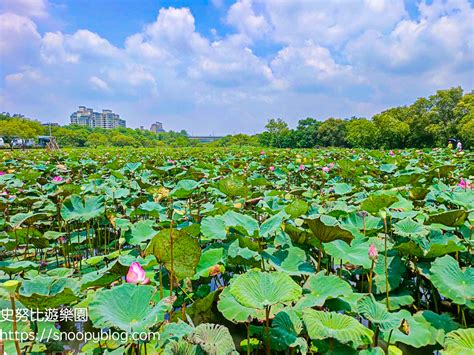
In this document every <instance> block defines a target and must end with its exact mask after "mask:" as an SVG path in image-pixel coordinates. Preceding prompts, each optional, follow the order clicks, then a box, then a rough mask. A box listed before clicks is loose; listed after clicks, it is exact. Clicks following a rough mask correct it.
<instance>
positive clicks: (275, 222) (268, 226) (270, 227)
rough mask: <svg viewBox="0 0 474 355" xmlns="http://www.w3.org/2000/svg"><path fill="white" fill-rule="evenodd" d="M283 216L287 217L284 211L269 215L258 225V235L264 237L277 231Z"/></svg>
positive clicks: (279, 228)
mask: <svg viewBox="0 0 474 355" xmlns="http://www.w3.org/2000/svg"><path fill="white" fill-rule="evenodd" d="M285 217H287V214H286V212H280V213H277V214H276V215H274V216H271V217H270V218H269V219H267V220H266V221H265V222H263V223H262V225H261V226H260V231H259V235H260V236H261V237H264V238H267V237H271V236H273V235H274V234H275V233H276V232H277V231H279V230H281V225H282V223H283V220H284V219H285Z"/></svg>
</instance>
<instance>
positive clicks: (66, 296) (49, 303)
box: [18, 276, 79, 310]
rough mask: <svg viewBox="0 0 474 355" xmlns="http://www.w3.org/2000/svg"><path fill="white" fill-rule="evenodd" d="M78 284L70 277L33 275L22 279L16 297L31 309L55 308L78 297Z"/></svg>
mask: <svg viewBox="0 0 474 355" xmlns="http://www.w3.org/2000/svg"><path fill="white" fill-rule="evenodd" d="M78 291H79V285H78V283H77V280H75V279H71V278H61V279H58V278H54V277H47V276H41V277H35V278H34V279H33V280H24V281H22V283H21V287H20V289H19V290H18V294H19V295H18V299H19V300H20V302H21V303H23V304H24V305H25V306H26V307H29V308H32V309H36V308H38V309H41V310H43V309H47V308H57V307H58V306H60V305H67V304H69V303H72V302H74V301H76V300H77V299H78V296H77V295H78Z"/></svg>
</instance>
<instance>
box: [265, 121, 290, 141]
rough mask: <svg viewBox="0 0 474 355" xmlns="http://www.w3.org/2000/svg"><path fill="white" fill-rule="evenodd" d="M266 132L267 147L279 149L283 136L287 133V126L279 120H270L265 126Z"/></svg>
mask: <svg viewBox="0 0 474 355" xmlns="http://www.w3.org/2000/svg"><path fill="white" fill-rule="evenodd" d="M265 128H266V129H267V132H268V137H269V143H270V144H269V145H270V146H272V147H277V148H281V147H282V146H283V140H284V136H285V135H287V134H288V133H289V129H288V124H287V123H286V122H285V121H283V120H282V119H281V118H277V119H274V118H272V119H270V120H269V121H268V123H267V125H266V126H265Z"/></svg>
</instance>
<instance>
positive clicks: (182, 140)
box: [0, 87, 474, 149]
mask: <svg viewBox="0 0 474 355" xmlns="http://www.w3.org/2000/svg"><path fill="white" fill-rule="evenodd" d="M265 128H266V130H265V131H264V132H262V133H260V134H257V135H253V136H250V135H246V134H242V133H240V134H236V135H228V136H225V137H223V138H221V139H219V140H217V141H214V142H212V143H199V142H196V141H193V140H190V139H189V137H188V134H187V132H186V131H184V130H182V131H180V132H173V131H168V132H161V133H153V132H150V131H145V130H140V129H132V128H122V127H121V128H115V129H111V130H105V129H101V128H90V127H84V126H74V125H69V126H62V127H58V126H55V127H52V134H53V136H54V137H55V138H56V140H57V142H58V143H59V145H60V146H61V147H100V146H115V147H160V146H170V147H187V146H196V145H200V144H205V145H208V146H209V145H210V146H222V147H227V146H240V147H242V146H268V147H276V148H313V147H318V146H323V147H328V146H337V147H360V148H372V149H374V148H377V149H378V148H385V149H393V148H425V147H435V146H445V145H446V144H447V141H448V139H450V138H454V139H460V140H461V141H462V143H463V146H464V147H465V148H468V147H471V148H472V147H474V93H473V92H471V93H466V94H465V93H464V92H463V90H462V88H461V87H454V88H450V89H447V90H439V91H437V92H436V94H434V95H431V96H429V97H428V98H424V97H421V98H419V99H417V100H416V101H415V102H414V103H413V104H412V105H409V106H400V107H394V108H390V109H388V110H385V111H383V112H381V113H378V114H376V115H374V116H373V117H372V118H371V119H367V118H362V117H351V118H349V119H343V118H333V117H331V118H328V119H326V120H324V121H320V120H316V119H314V118H305V119H302V120H300V121H298V125H297V127H296V128H294V129H290V128H289V126H288V124H287V123H286V122H285V121H283V120H282V119H270V120H269V121H268V123H267V125H266V126H265ZM40 135H49V127H47V126H42V125H41V123H40V122H39V121H35V120H30V119H27V118H24V117H22V116H21V115H14V116H10V115H9V114H6V113H3V114H0V137H2V138H3V139H4V142H5V143H7V144H8V143H11V141H12V140H13V139H14V138H21V139H30V138H36V137H37V136H40Z"/></svg>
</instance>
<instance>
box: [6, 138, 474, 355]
mask: <svg viewBox="0 0 474 355" xmlns="http://www.w3.org/2000/svg"><path fill="white" fill-rule="evenodd" d="M473 158H474V155H473V153H472V152H470V151H468V150H465V151H462V152H458V151H454V150H449V149H447V148H435V149H432V148H429V149H424V150H416V149H406V150H395V151H393V150H391V151H389V150H367V149H344V148H323V149H293V150H289V149H264V150H262V149H256V148H241V149H226V148H212V147H207V148H183V149H172V148H162V149H156V148H155V149H151V148H150V149H143V148H139V149H123V148H104V149H90V150H84V149H71V150H67V149H66V150H62V151H52V152H48V151H40V150H30V151H21V150H18V151H13V152H10V151H4V152H2V153H1V155H0V193H1V195H0V211H1V214H0V285H1V287H0V309H1V311H2V319H0V328H1V330H2V332H3V333H6V332H12V331H16V333H14V334H17V335H16V336H15V335H14V336H13V337H11V338H4V341H2V342H0V349H1V348H3V349H4V351H5V352H6V353H7V354H14V353H30V352H33V353H45V352H52V351H66V352H67V351H82V352H83V353H87V354H92V353H97V354H101V353H103V354H123V353H127V354H138V353H140V354H160V353H164V354H204V353H207V354H232V353H237V352H239V353H247V354H257V353H267V354H270V353H273V354H276V353H281V354H285V353H287V354H288V353H289V354H296V353H300V354H306V353H318V354H325V353H327V354H357V353H359V354H384V353H389V354H402V353H403V354H416V353H419V354H429V353H433V352H436V351H441V352H442V353H443V354H452V355H459V354H472V352H473V349H474V329H473V328H472V325H473V320H474V312H473V309H474V269H473V267H472V250H473V240H472V220H473V217H474V193H473V191H472V178H473V175H474V169H473V167H474V164H473ZM13 309H15V310H16V311H17V312H13ZM19 310H26V311H27V312H26V313H24V312H18V311H19ZM33 311H36V317H33V316H34V312H33ZM38 313H39V314H40V315H41V316H40V317H38ZM73 315H74V316H73ZM76 315H78V318H76ZM79 316H80V317H79ZM38 318H39V319H38ZM65 332H75V333H76V334H81V333H85V332H88V333H90V334H95V335H96V336H97V337H98V336H99V334H100V333H105V332H113V333H114V334H120V335H129V337H121V338H119V339H118V340H117V339H115V340H113V339H107V338H105V339H102V340H99V341H95V340H89V341H85V340H83V341H70V340H67V339H66V340H64V339H61V338H60V336H59V334H64V333H65ZM136 333H145V334H148V333H149V334H152V333H153V334H157V333H159V335H160V336H159V337H148V338H145V339H143V338H142V339H135V338H132V335H133V334H136ZM22 334H23V335H24V334H29V335H31V336H30V337H29V338H27V339H25V337H24V336H23V335H22ZM44 334H49V335H50V336H49V337H48V338H45V337H44ZM19 335H22V336H21V339H20V337H19ZM52 335H56V337H53V336H52ZM57 339H59V340H57Z"/></svg>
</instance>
